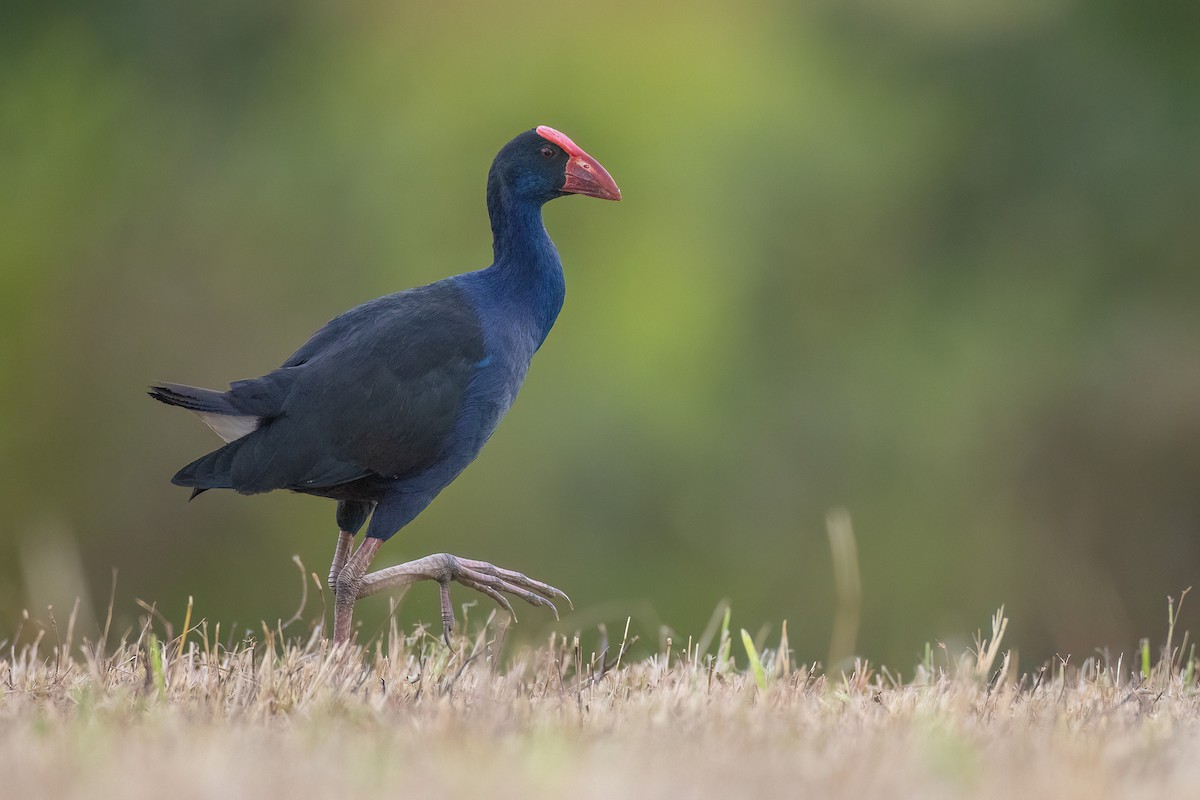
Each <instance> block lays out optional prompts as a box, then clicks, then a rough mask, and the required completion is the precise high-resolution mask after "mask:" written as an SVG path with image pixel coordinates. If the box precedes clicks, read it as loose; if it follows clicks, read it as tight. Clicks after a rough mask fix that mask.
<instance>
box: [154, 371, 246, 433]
mask: <svg viewBox="0 0 1200 800" xmlns="http://www.w3.org/2000/svg"><path fill="white" fill-rule="evenodd" d="M149 395H150V396H151V397H153V398H154V399H155V400H158V401H160V402H163V403H166V404H167V405H170V406H179V407H180V408H186V409H187V410H188V411H192V412H195V413H196V414H197V415H198V416H199V417H200V419H201V420H203V421H204V424H205V425H207V426H208V427H209V428H211V429H212V431H213V433H215V434H217V436H220V437H221V438H222V439H224V440H225V441H227V442H232V441H235V440H237V439H240V438H242V437H243V436H246V435H247V434H250V433H254V431H256V430H258V427H259V426H260V425H261V424H262V417H260V416H257V415H255V414H247V413H246V412H245V411H243V410H242V409H241V408H239V407H238V405H237V404H236V403H235V401H234V398H233V396H232V395H231V394H230V393H229V392H218V391H216V390H214V389H201V388H199V387H198V386H184V385H182V384H178V383H160V384H156V385H154V386H151V387H150V391H149Z"/></svg>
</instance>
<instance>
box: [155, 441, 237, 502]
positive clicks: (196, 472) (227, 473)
mask: <svg viewBox="0 0 1200 800" xmlns="http://www.w3.org/2000/svg"><path fill="white" fill-rule="evenodd" d="M242 444H243V443H242V441H241V440H240V439H238V440H234V441H232V442H230V443H229V444H227V445H225V446H224V447H222V448H221V449H219V450H214V451H212V452H211V453H208V454H207V455H203V456H200V458H197V459H196V460H195V461H193V462H192V463H190V464H188V465H187V466H186V467H184V468H183V469H181V470H179V472H176V473H175V477H173V478H171V483H173V484H175V485H176V486H190V487H192V497H191V498H189V499H192V498H195V496H196V495H198V494H200V493H201V492H207V491H208V490H209V489H232V488H233V478H232V469H233V458H234V456H236V455H237V452H238V450H240V449H241V447H242Z"/></svg>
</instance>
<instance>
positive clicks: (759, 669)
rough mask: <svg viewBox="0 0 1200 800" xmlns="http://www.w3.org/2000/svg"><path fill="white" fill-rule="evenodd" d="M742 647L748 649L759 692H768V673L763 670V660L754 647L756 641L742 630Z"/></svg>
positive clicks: (751, 669)
mask: <svg viewBox="0 0 1200 800" xmlns="http://www.w3.org/2000/svg"><path fill="white" fill-rule="evenodd" d="M742 646H743V647H745V648H746V656H747V657H748V658H749V659H750V671H751V672H753V673H754V682H755V683H756V684H758V690H759V691H760V692H765V691H766V690H767V673H766V671H765V670H764V669H763V665H762V660H761V659H760V658H759V657H758V650H757V649H756V648H755V647H754V640H753V639H751V638H750V634H749V633H747V632H746V629H745V628H742Z"/></svg>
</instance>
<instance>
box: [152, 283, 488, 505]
mask: <svg viewBox="0 0 1200 800" xmlns="http://www.w3.org/2000/svg"><path fill="white" fill-rule="evenodd" d="M483 357H484V341H483V332H482V329H481V326H480V321H479V318H478V316H477V314H476V312H475V310H474V308H473V307H472V305H471V303H470V302H469V301H468V299H467V297H466V296H465V295H464V293H463V292H462V290H461V289H460V288H459V287H458V286H457V285H456V284H455V283H454V282H453V281H452V280H445V281H439V282H437V283H434V284H430V285H428V286H423V287H419V288H416V289H410V290H408V291H405V292H400V293H398V294H393V295H388V296H386V297H381V298H378V299H376V300H372V301H370V302H368V303H364V304H363V305H361V306H358V307H357V308H354V309H352V310H350V311H348V312H346V313H345V314H343V315H341V316H339V317H337V318H335V319H333V320H331V321H330V322H329V323H328V324H327V325H325V326H324V327H323V328H322V329H321V330H319V331H318V332H317V333H316V334H314V335H313V336H312V337H311V338H310V339H309V340H308V342H306V343H305V344H304V345H303V346H302V347H301V348H300V349H299V350H297V351H296V353H295V354H293V355H292V356H291V357H290V358H289V359H288V360H287V361H285V362H284V364H283V366H282V367H280V368H279V369H277V370H275V371H274V372H271V373H269V374H267V375H264V376H263V377H261V378H255V379H253V380H248V381H239V382H237V383H235V384H233V385H232V386H231V387H230V390H229V392H227V393H225V394H224V397H226V398H228V400H229V403H230V405H232V406H233V407H236V408H238V409H241V410H243V411H245V412H246V413H247V414H252V415H253V416H255V417H257V418H259V420H260V421H259V424H258V427H257V428H256V429H255V430H253V432H251V433H249V434H248V435H245V436H243V437H241V438H238V439H235V440H234V441H232V442H230V443H229V444H227V445H226V446H225V447H223V448H221V449H220V450H217V451H214V452H213V453H209V454H208V455H206V456H204V457H202V458H200V459H198V460H197V461H195V462H193V463H192V464H189V465H188V466H186V467H184V468H183V469H182V470H180V472H179V474H177V475H176V476H175V482H176V483H178V484H181V485H184V486H193V487H196V488H197V489H201V490H202V489H208V488H232V489H235V490H237V491H239V492H243V493H256V492H265V491H269V490H272V489H284V488H286V489H294V490H298V491H305V492H312V493H317V494H322V493H331V494H332V492H322V491H321V490H323V489H329V488H331V487H335V486H338V485H341V484H346V483H349V482H353V481H361V480H362V479H364V478H370V477H377V478H381V479H384V480H402V479H404V478H405V477H408V476H411V475H414V474H417V473H419V472H421V471H423V470H425V469H428V468H429V467H431V466H433V465H434V464H436V463H437V461H438V460H439V459H440V458H442V457H444V456H445V455H446V453H445V450H446V447H447V444H448V441H449V439H450V438H451V434H452V432H453V429H454V423H455V420H456V418H457V416H458V414H459V411H460V408H461V406H462V404H463V401H464V399H465V397H466V395H467V390H468V386H469V383H470V381H471V377H472V374H473V373H474V372H475V370H476V369H477V365H478V364H479V362H480V361H481V360H482V359H483ZM159 399H164V398H162V397H160V398H159ZM166 402H172V401H171V400H166ZM174 404H176V405H182V403H174Z"/></svg>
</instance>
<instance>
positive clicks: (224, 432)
mask: <svg viewBox="0 0 1200 800" xmlns="http://www.w3.org/2000/svg"><path fill="white" fill-rule="evenodd" d="M196 416H198V417H200V419H202V420H204V424H205V425H207V426H208V427H210V428H212V432H213V433H215V434H216V435H217V436H220V437H221V438H222V439H224V440H225V441H226V442H232V441H233V440H234V439H240V438H242V437H243V436H249V435H250V434H252V433H254V432H255V431H256V430H258V426H259V425H261V424H262V417H233V416H230V415H229V414H205V413H204V412H203V411H197V412H196Z"/></svg>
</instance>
